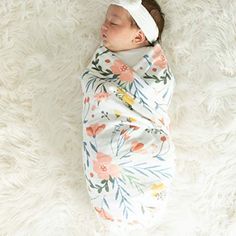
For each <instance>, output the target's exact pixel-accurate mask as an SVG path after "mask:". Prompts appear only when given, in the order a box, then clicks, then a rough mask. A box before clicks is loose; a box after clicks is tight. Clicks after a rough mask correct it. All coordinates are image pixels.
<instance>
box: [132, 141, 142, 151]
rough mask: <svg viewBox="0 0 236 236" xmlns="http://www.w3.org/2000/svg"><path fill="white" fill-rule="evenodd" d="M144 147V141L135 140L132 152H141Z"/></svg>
mask: <svg viewBox="0 0 236 236" xmlns="http://www.w3.org/2000/svg"><path fill="white" fill-rule="evenodd" d="M143 147H144V144H143V143H139V142H136V141H135V142H133V143H132V147H131V151H132V152H139V151H140V150H141V149H142V148H143Z"/></svg>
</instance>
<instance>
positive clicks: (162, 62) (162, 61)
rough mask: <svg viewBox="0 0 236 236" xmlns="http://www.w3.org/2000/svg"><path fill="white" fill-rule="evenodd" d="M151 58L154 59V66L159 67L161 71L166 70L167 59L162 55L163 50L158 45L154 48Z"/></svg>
mask: <svg viewBox="0 0 236 236" xmlns="http://www.w3.org/2000/svg"><path fill="white" fill-rule="evenodd" d="M152 58H153V59H154V65H155V66H158V67H160V68H161V69H164V68H166V66H167V63H168V62H167V59H166V57H165V55H164V53H163V50H162V49H161V47H160V46H159V45H156V46H155V47H154V51H153V55H152Z"/></svg>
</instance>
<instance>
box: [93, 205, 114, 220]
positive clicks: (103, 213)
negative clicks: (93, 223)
mask: <svg viewBox="0 0 236 236" xmlns="http://www.w3.org/2000/svg"><path fill="white" fill-rule="evenodd" d="M95 210H96V211H97V212H98V213H99V215H100V216H101V217H102V218H104V219H106V220H111V221H113V218H112V216H111V215H110V214H108V213H107V212H106V211H105V210H104V209H102V208H98V207H95Z"/></svg>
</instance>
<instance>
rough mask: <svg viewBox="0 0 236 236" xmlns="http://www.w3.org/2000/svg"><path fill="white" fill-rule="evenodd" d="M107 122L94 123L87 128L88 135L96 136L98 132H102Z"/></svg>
mask: <svg viewBox="0 0 236 236" xmlns="http://www.w3.org/2000/svg"><path fill="white" fill-rule="evenodd" d="M105 127H106V125H105V124H101V125H99V124H93V125H90V126H89V127H87V128H86V132H87V134H88V136H93V137H95V136H96V135H97V134H99V133H101V132H102V131H103V130H104V129H105Z"/></svg>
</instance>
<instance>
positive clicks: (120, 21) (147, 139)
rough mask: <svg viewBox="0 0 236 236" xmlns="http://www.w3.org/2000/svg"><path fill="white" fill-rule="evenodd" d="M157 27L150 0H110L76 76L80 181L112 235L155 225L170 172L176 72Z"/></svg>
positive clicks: (172, 171) (160, 20) (159, 18)
mask: <svg viewBox="0 0 236 236" xmlns="http://www.w3.org/2000/svg"><path fill="white" fill-rule="evenodd" d="M163 27H164V18H163V13H162V12H161V9H160V7H159V5H158V4H157V3H156V2H155V1H154V0H143V1H122V0H120V1H113V2H112V3H111V5H110V6H109V8H108V10H107V14H106V19H105V22H104V23H103V25H102V27H101V38H102V43H101V45H100V46H99V47H98V49H97V50H96V52H95V53H94V55H93V57H92V60H91V62H90V64H89V66H88V68H87V69H86V70H85V72H84V73H83V75H82V77H81V79H80V81H81V85H82V91H83V96H84V99H83V101H84V102H83V113H82V121H83V163H84V165H83V167H84V174H85V178H86V183H87V189H88V193H89V196H90V199H91V203H92V207H93V209H94V210H95V212H96V215H97V217H98V219H99V221H100V222H101V223H102V225H104V226H106V227H107V229H109V228H110V233H111V235H113V236H114V235H116V234H117V235H125V233H124V232H126V233H127V234H130V232H134V231H133V230H139V232H140V230H144V231H145V230H147V229H150V228H151V227H157V226H158V225H160V223H161V220H162V218H163V213H164V210H165V206H166V203H167V198H168V196H169V192H170V188H171V183H172V180H173V177H174V175H175V162H174V160H175V148H174V144H173V142H172V140H171V136H170V119H169V116H168V107H169V105H170V102H171V98H172V95H173V91H174V87H175V79H174V76H173V74H172V72H171V70H170V67H169V65H168V63H167V60H166V57H165V55H164V53H163V50H162V49H161V46H160V44H159V41H160V39H161V33H162V30H163ZM122 230H123V231H122ZM142 235H144V234H142Z"/></svg>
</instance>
